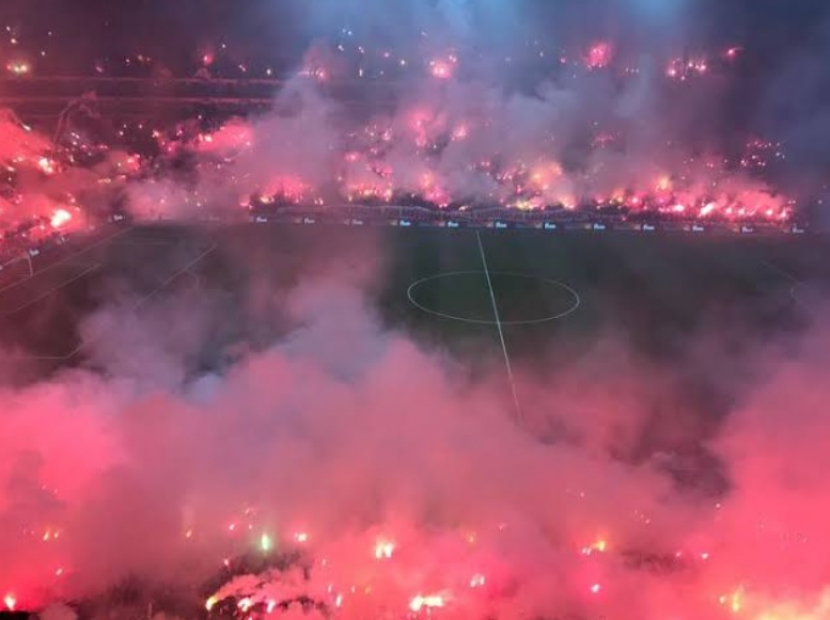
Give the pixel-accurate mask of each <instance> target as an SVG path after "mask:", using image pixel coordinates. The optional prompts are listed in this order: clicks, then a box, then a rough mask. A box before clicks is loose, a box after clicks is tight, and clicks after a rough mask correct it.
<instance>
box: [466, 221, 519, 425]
mask: <svg viewBox="0 0 830 620" xmlns="http://www.w3.org/2000/svg"><path fill="white" fill-rule="evenodd" d="M476 239H477V240H478V251H479V252H480V253H481V263H482V265H484V276H485V277H486V278H487V288H488V289H489V290H490V302H491V303H492V305H493V318H494V319H495V321H496V329H497V330H498V332H499V341H500V342H501V352H502V353H503V354H504V366H505V368H506V369H507V379H508V381H509V382H510V392H511V393H512V395H513V404H514V405H515V407H516V416H517V417H518V419H519V420H521V417H522V408H521V406H520V405H519V395H518V393H517V392H516V381H515V380H514V379H513V366H512V364H511V363H510V355H509V354H508V353H507V344H506V343H505V341H504V329H503V328H502V324H501V318H500V317H499V307H498V304H497V303H496V292H495V291H494V290H493V282H492V280H491V279H490V269H489V268H488V267H487V256H486V254H485V253H484V244H483V243H482V241H481V233H480V232H479V231H476Z"/></svg>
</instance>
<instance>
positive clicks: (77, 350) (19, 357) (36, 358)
mask: <svg viewBox="0 0 830 620" xmlns="http://www.w3.org/2000/svg"><path fill="white" fill-rule="evenodd" d="M216 247H217V246H216V244H213V245H212V246H211V247H209V248H208V249H207V250H205V251H204V252H202V253H201V254H199V255H198V256H197V257H196V258H194V259H193V260H192V261H190V262H189V263H188V264H187V265H185V266H184V267H182V268H181V269H179V270H178V271H176V273H174V274H173V275H172V276H170V277H169V278H167V279H166V280H164V282H162V283H161V284H159V285H158V286H157V287H156V288H155V289H153V290H152V291H150V293H148V294H147V295H145V296H144V297H142V298H141V299H140V300H138V302H136V304H135V305H134V306H133V307H132V309H131V310H130V312H136V311H137V310H138V309H139V308H140V307H141V306H142V305H144V303H146V302H147V301H149V300H150V299H152V298H153V297H154V296H155V295H157V294H158V293H159V292H161V291H162V290H163V289H164V288H166V287H167V286H169V285H170V284H171V283H172V282H173V281H175V280H176V278H178V277H179V276H181V275H183V274H184V273H189V274H190V271H189V270H190V269H192V268H193V267H195V266H196V265H197V264H198V263H199V262H200V261H202V260H204V258H205V257H206V256H207V255H208V254H210V253H211V252H213V251H214V250H215V249H216ZM190 275H192V276H194V277H198V276H196V275H195V274H190ZM105 331H106V330H102V331H101V332H99V333H98V334H95V335H93V336H91V337H90V338H88V339H87V340H85V341H83V342H81V343H80V344H79V345H78V346H77V347H75V348H74V349H72V350H71V351H70V352H69V353H67V354H65V355H13V356H9V357H10V359H13V360H15V359H16V360H34V361H51V362H64V361H66V360H68V359H71V358H73V357H75V356H76V355H77V354H78V353H80V352H81V351H82V350H83V349H85V348H86V347H88V346H89V345H90V344H92V343H93V342H95V341H96V340H97V339H99V338H101V337H102V336H103V335H104V333H105Z"/></svg>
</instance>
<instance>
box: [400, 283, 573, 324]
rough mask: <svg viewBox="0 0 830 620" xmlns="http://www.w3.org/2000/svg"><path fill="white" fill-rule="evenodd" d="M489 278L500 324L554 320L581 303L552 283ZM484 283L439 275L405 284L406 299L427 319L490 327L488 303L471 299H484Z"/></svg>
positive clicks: (569, 291) (562, 286) (566, 289)
mask: <svg viewBox="0 0 830 620" xmlns="http://www.w3.org/2000/svg"><path fill="white" fill-rule="evenodd" d="M490 277H491V278H492V280H493V288H494V293H495V296H496V301H497V303H498V306H499V314H500V315H501V321H500V322H501V324H502V325H535V324H539V323H547V322H549V321H555V320H557V319H562V318H565V317H566V316H568V315H570V314H573V313H574V312H576V310H577V309H578V308H579V306H580V305H581V304H582V300H581V298H580V297H579V293H577V292H576V291H575V290H574V289H573V288H571V287H570V286H568V285H567V284H565V283H563V282H559V281H558V280H552V279H549V278H543V277H541V276H536V275H530V274H524V273H517V272H511V271H490ZM485 278H486V274H485V272H484V271H482V270H479V271H451V272H447V273H439V274H435V275H432V276H428V277H426V278H421V279H420V280H416V281H415V282H413V283H412V284H410V285H409V288H408V289H407V291H406V296H407V299H409V302H410V303H411V304H412V305H413V306H415V307H416V308H418V309H419V310H421V311H422V312H425V313H427V314H431V315H432V316H436V317H439V318H442V319H448V320H452V321H460V322H462V323H471V324H475V325H495V324H496V321H495V318H494V317H493V311H492V307H491V306H490V304H489V301H487V300H486V297H482V298H481V300H479V299H478V297H477V295H476V294H477V293H480V294H482V295H486V294H487V283H486V279H485ZM439 299H440V300H441V301H438V300H439ZM447 299H449V300H450V302H449V303H447V301H446V300H447ZM484 301H487V303H484ZM470 303H472V305H470ZM451 306H454V307H451Z"/></svg>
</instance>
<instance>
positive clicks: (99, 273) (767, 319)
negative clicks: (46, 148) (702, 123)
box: [0, 225, 830, 372]
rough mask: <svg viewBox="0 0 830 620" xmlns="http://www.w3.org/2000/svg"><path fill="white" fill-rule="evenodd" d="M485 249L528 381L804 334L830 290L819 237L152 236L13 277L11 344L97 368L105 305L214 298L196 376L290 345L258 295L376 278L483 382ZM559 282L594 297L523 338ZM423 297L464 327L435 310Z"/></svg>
mask: <svg viewBox="0 0 830 620" xmlns="http://www.w3.org/2000/svg"><path fill="white" fill-rule="evenodd" d="M115 233H118V234H115ZM113 234H114V235H115V236H112V237H110V235H113ZM477 234H480V238H481V242H482V246H483V250H484V252H485V255H486V260H487V264H488V268H489V272H490V278H491V283H492V287H493V293H494V296H495V300H496V303H497V306H498V310H499V315H500V318H501V320H502V321H503V330H504V337H505V344H506V347H507V350H508V352H509V355H510V358H511V361H512V362H513V363H514V365H515V366H516V367H518V368H521V369H523V370H525V371H529V372H534V371H536V370H540V369H543V370H544V372H550V371H551V369H555V368H556V366H557V365H558V364H568V363H570V362H571V360H573V359H574V358H575V357H578V356H580V355H582V354H583V353H584V352H585V351H587V350H590V348H591V347H592V346H593V345H594V344H596V342H597V341H598V339H600V338H602V337H605V336H607V335H609V334H613V335H614V336H615V337H617V338H620V339H623V340H625V341H626V342H627V344H628V345H629V346H631V347H633V349H634V350H636V351H637V352H638V354H640V355H643V356H645V357H648V358H652V359H654V360H658V361H666V362H667V363H674V362H675V361H676V360H677V359H679V358H681V357H682V356H683V353H684V351H685V350H686V349H687V347H688V345H689V343H690V341H692V340H693V339H694V338H696V337H697V336H698V335H699V334H700V333H702V332H705V333H708V334H715V336H716V337H717V338H720V339H722V340H723V341H725V342H729V343H731V344H732V345H734V346H735V347H741V346H745V345H746V344H747V343H753V342H758V341H759V340H764V339H768V338H770V337H771V336H773V335H775V334H779V333H782V332H784V333H789V332H792V331H796V330H799V329H800V328H802V327H804V326H805V325H806V324H808V322H809V320H810V312H811V309H810V308H811V305H812V304H813V302H814V301H815V300H816V299H817V298H818V297H819V293H818V291H820V290H821V288H822V287H823V285H822V283H823V282H824V281H826V280H827V279H828V278H830V273H828V271H830V269H828V267H827V265H828V264H830V261H827V260H826V259H827V255H828V251H827V249H826V248H825V244H824V241H823V239H821V238H818V237H775V238H771V237H770V238H766V237H749V236H746V237H736V236H720V237H717V236H703V235H701V236H696V235H688V234H663V235H653V236H652V235H646V234H640V233H631V232H602V233H589V232H570V233H550V232H544V231H535V230H517V231H480V232H479V233H477V232H476V231H475V230H469V229H468V230H454V231H448V230H440V229H421V228H413V229H396V228H370V227H366V228H359V227H336V226H291V225H246V226H235V227H224V228H209V229H201V228H191V227H183V226H151V227H136V228H132V229H113V230H112V231H105V232H102V233H100V234H99V235H98V236H96V237H95V238H94V239H89V240H87V241H85V242H77V241H76V242H75V244H74V245H72V246H70V247H65V248H61V249H60V250H56V251H54V252H53V253H52V254H50V255H45V256H41V257H37V258H36V259H35V263H34V266H35V271H36V276H35V277H34V278H32V279H31V280H28V279H27V278H26V274H25V273H23V272H21V273H17V272H15V273H8V274H5V275H3V274H0V276H2V278H0V288H2V287H4V286H5V287H8V288H6V289H5V290H3V291H2V292H0V336H2V339H3V341H4V342H5V344H6V345H7V346H9V345H10V346H12V347H14V350H15V354H14V355H16V356H18V357H17V358H13V359H19V360H20V361H23V360H29V361H35V360H34V358H42V359H39V360H38V361H39V362H43V363H45V364H46V365H48V366H50V367H53V368H54V367H59V366H62V365H66V364H76V363H79V362H80V361H83V359H84V357H85V355H84V350H83V348H80V349H79V346H80V345H81V343H82V342H83V340H84V338H83V337H82V336H81V328H80V325H82V323H83V321H82V319H83V318H84V317H87V316H89V315H90V314H91V313H92V312H94V311H95V309H97V308H100V307H101V306H102V305H104V304H106V303H112V302H117V303H120V304H122V305H126V306H125V307H126V310H127V311H128V313H129V312H133V311H134V312H135V313H141V312H153V311H154V308H158V307H159V306H160V305H162V304H165V303H169V302H170V301H171V300H172V299H173V298H175V297H176V296H177V295H178V296H184V298H185V299H189V300H190V303H195V304H196V305H197V306H198V304H199V300H200V299H208V298H210V300H211V302H210V303H211V305H210V308H209V310H211V311H212V312H211V314H212V315H215V318H214V319H213V320H214V322H215V325H214V329H213V330H209V331H210V332H211V333H212V334H213V335H212V336H211V338H210V339H209V340H210V342H208V343H205V352H203V354H202V355H199V356H197V357H200V358H203V359H200V361H199V362H198V364H197V366H200V367H210V366H211V365H212V364H214V363H215V359H214V358H215V352H216V351H218V350H220V349H222V348H223V346H225V345H227V344H230V343H233V342H235V341H240V340H243V341H249V342H253V343H254V346H265V345H266V344H267V342H270V341H272V340H273V338H277V337H278V336H279V334H280V329H281V327H279V326H274V325H268V324H267V323H268V321H267V320H265V318H264V317H263V316H262V314H257V313H256V312H255V311H251V312H246V311H244V310H241V308H243V307H244V306H246V305H249V304H248V302H249V301H250V298H251V294H252V291H255V290H259V289H263V287H264V288H265V289H270V290H272V291H280V290H287V289H288V288H290V287H291V286H293V285H295V284H297V283H299V282H301V281H303V280H306V279H308V278H310V277H312V276H314V275H315V274H320V273H327V272H330V271H331V270H334V271H335V273H339V274H341V276H342V277H344V278H346V279H348V278H349V274H350V273H355V274H358V273H364V272H367V271H368V273H369V274H370V276H369V277H368V278H364V284H366V285H367V289H368V291H369V293H368V294H369V298H370V300H371V305H372V306H373V308H374V309H375V311H376V312H377V314H378V316H379V317H380V318H381V320H382V321H383V323H384V324H385V325H386V326H388V327H390V328H394V329H399V330H403V331H405V332H408V333H410V334H411V335H412V336H413V338H415V339H416V340H417V341H418V342H420V343H422V344H424V346H428V347H438V348H441V349H443V350H447V351H449V352H451V353H452V354H453V355H455V356H457V357H458V358H459V359H460V360H462V361H463V362H465V363H468V364H469V365H470V366H471V367H476V366H482V365H490V366H492V365H493V364H498V363H503V356H502V350H501V345H500V342H499V338H498V331H497V329H496V325H495V323H494V313H493V306H492V300H491V297H490V291H489V287H488V283H487V279H486V276H485V273H484V267H483V264H482V257H481V253H480V249H479V245H478V241H477V238H476V235H477ZM369 266H371V267H369ZM448 274H455V275H448ZM433 276H437V277H433ZM425 278H426V279H427V280H426V281H423V282H421V283H420V284H417V285H416V286H415V287H412V289H411V290H410V287H411V285H413V283H417V282H418V281H422V280H424V279H425ZM802 282H803V284H802ZM560 284H561V285H566V286H567V287H569V288H570V289H572V290H573V291H575V292H576V293H577V294H578V296H579V302H580V305H579V307H578V308H576V309H575V310H574V311H573V312H571V313H569V314H567V315H566V316H563V317H561V318H558V319H555V320H550V321H546V322H539V323H535V324H514V323H517V322H518V323H522V322H528V321H531V322H532V321H535V320H538V319H543V318H545V317H550V316H553V315H559V314H565V313H566V312H567V311H568V310H569V309H571V308H572V307H573V305H574V295H573V293H571V292H570V291H569V290H568V288H565V287H563V286H561V285H560ZM408 291H409V293H410V295H409V296H408V295H407V292H408ZM410 297H411V298H412V300H414V301H416V302H417V303H418V304H419V305H421V306H423V307H425V308H428V309H430V310H432V311H433V312H434V313H439V314H445V315H452V316H455V317H459V318H462V319H465V320H451V319H447V318H440V317H438V316H436V315H435V314H431V313H428V312H424V311H423V309H421V308H419V307H417V306H416V305H413V303H412V300H411V299H410ZM221 317H224V320H221ZM270 318H271V319H273V315H270ZM177 320H181V321H186V320H187V319H186V316H179V317H178V319H177ZM177 327H181V328H184V326H176V325H175V324H171V325H169V328H170V330H171V332H175V330H176V329H177ZM105 328H108V327H107V326H103V327H102V329H105ZM109 328H112V326H110V327H109ZM85 334H86V337H87V338H88V337H89V331H88V330H87V331H86V332H85ZM94 335H95V336H96V337H98V336H101V337H105V334H99V333H97V332H95V334H94ZM212 356H213V357H212ZM40 365H42V364H40Z"/></svg>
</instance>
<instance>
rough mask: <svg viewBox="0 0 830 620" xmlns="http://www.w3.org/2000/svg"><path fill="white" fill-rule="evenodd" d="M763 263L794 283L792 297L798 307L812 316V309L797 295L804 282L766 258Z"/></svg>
mask: <svg viewBox="0 0 830 620" xmlns="http://www.w3.org/2000/svg"><path fill="white" fill-rule="evenodd" d="M761 262H762V263H763V264H764V265H766V266H767V267H769V268H770V269H772V270H773V271H774V272H775V273H777V274H779V275H781V276H784V277H785V278H786V279H787V280H789V281H790V282H792V283H793V285H792V287H791V288H790V297H791V298H792V300H793V301H794V302H795V303H796V305H798V306H801V307H802V308H803V309H804V310H806V311H807V312H809V313H810V314H812V312H813V311H812V309H811V308H810V306H808V305H807V304H805V303H804V302H803V301H802V300H801V299H799V297H798V295H796V291H797V290H798V289H799V287H801V286H803V285H804V282H802V281H801V280H799V279H798V278H796V277H795V276H794V275H793V274H791V273H790V272H789V271H786V270H785V269H782V268H781V267H779V266H778V265H776V264H775V263H772V262H770V261H768V260H766V259H765V258H762V259H761Z"/></svg>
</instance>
